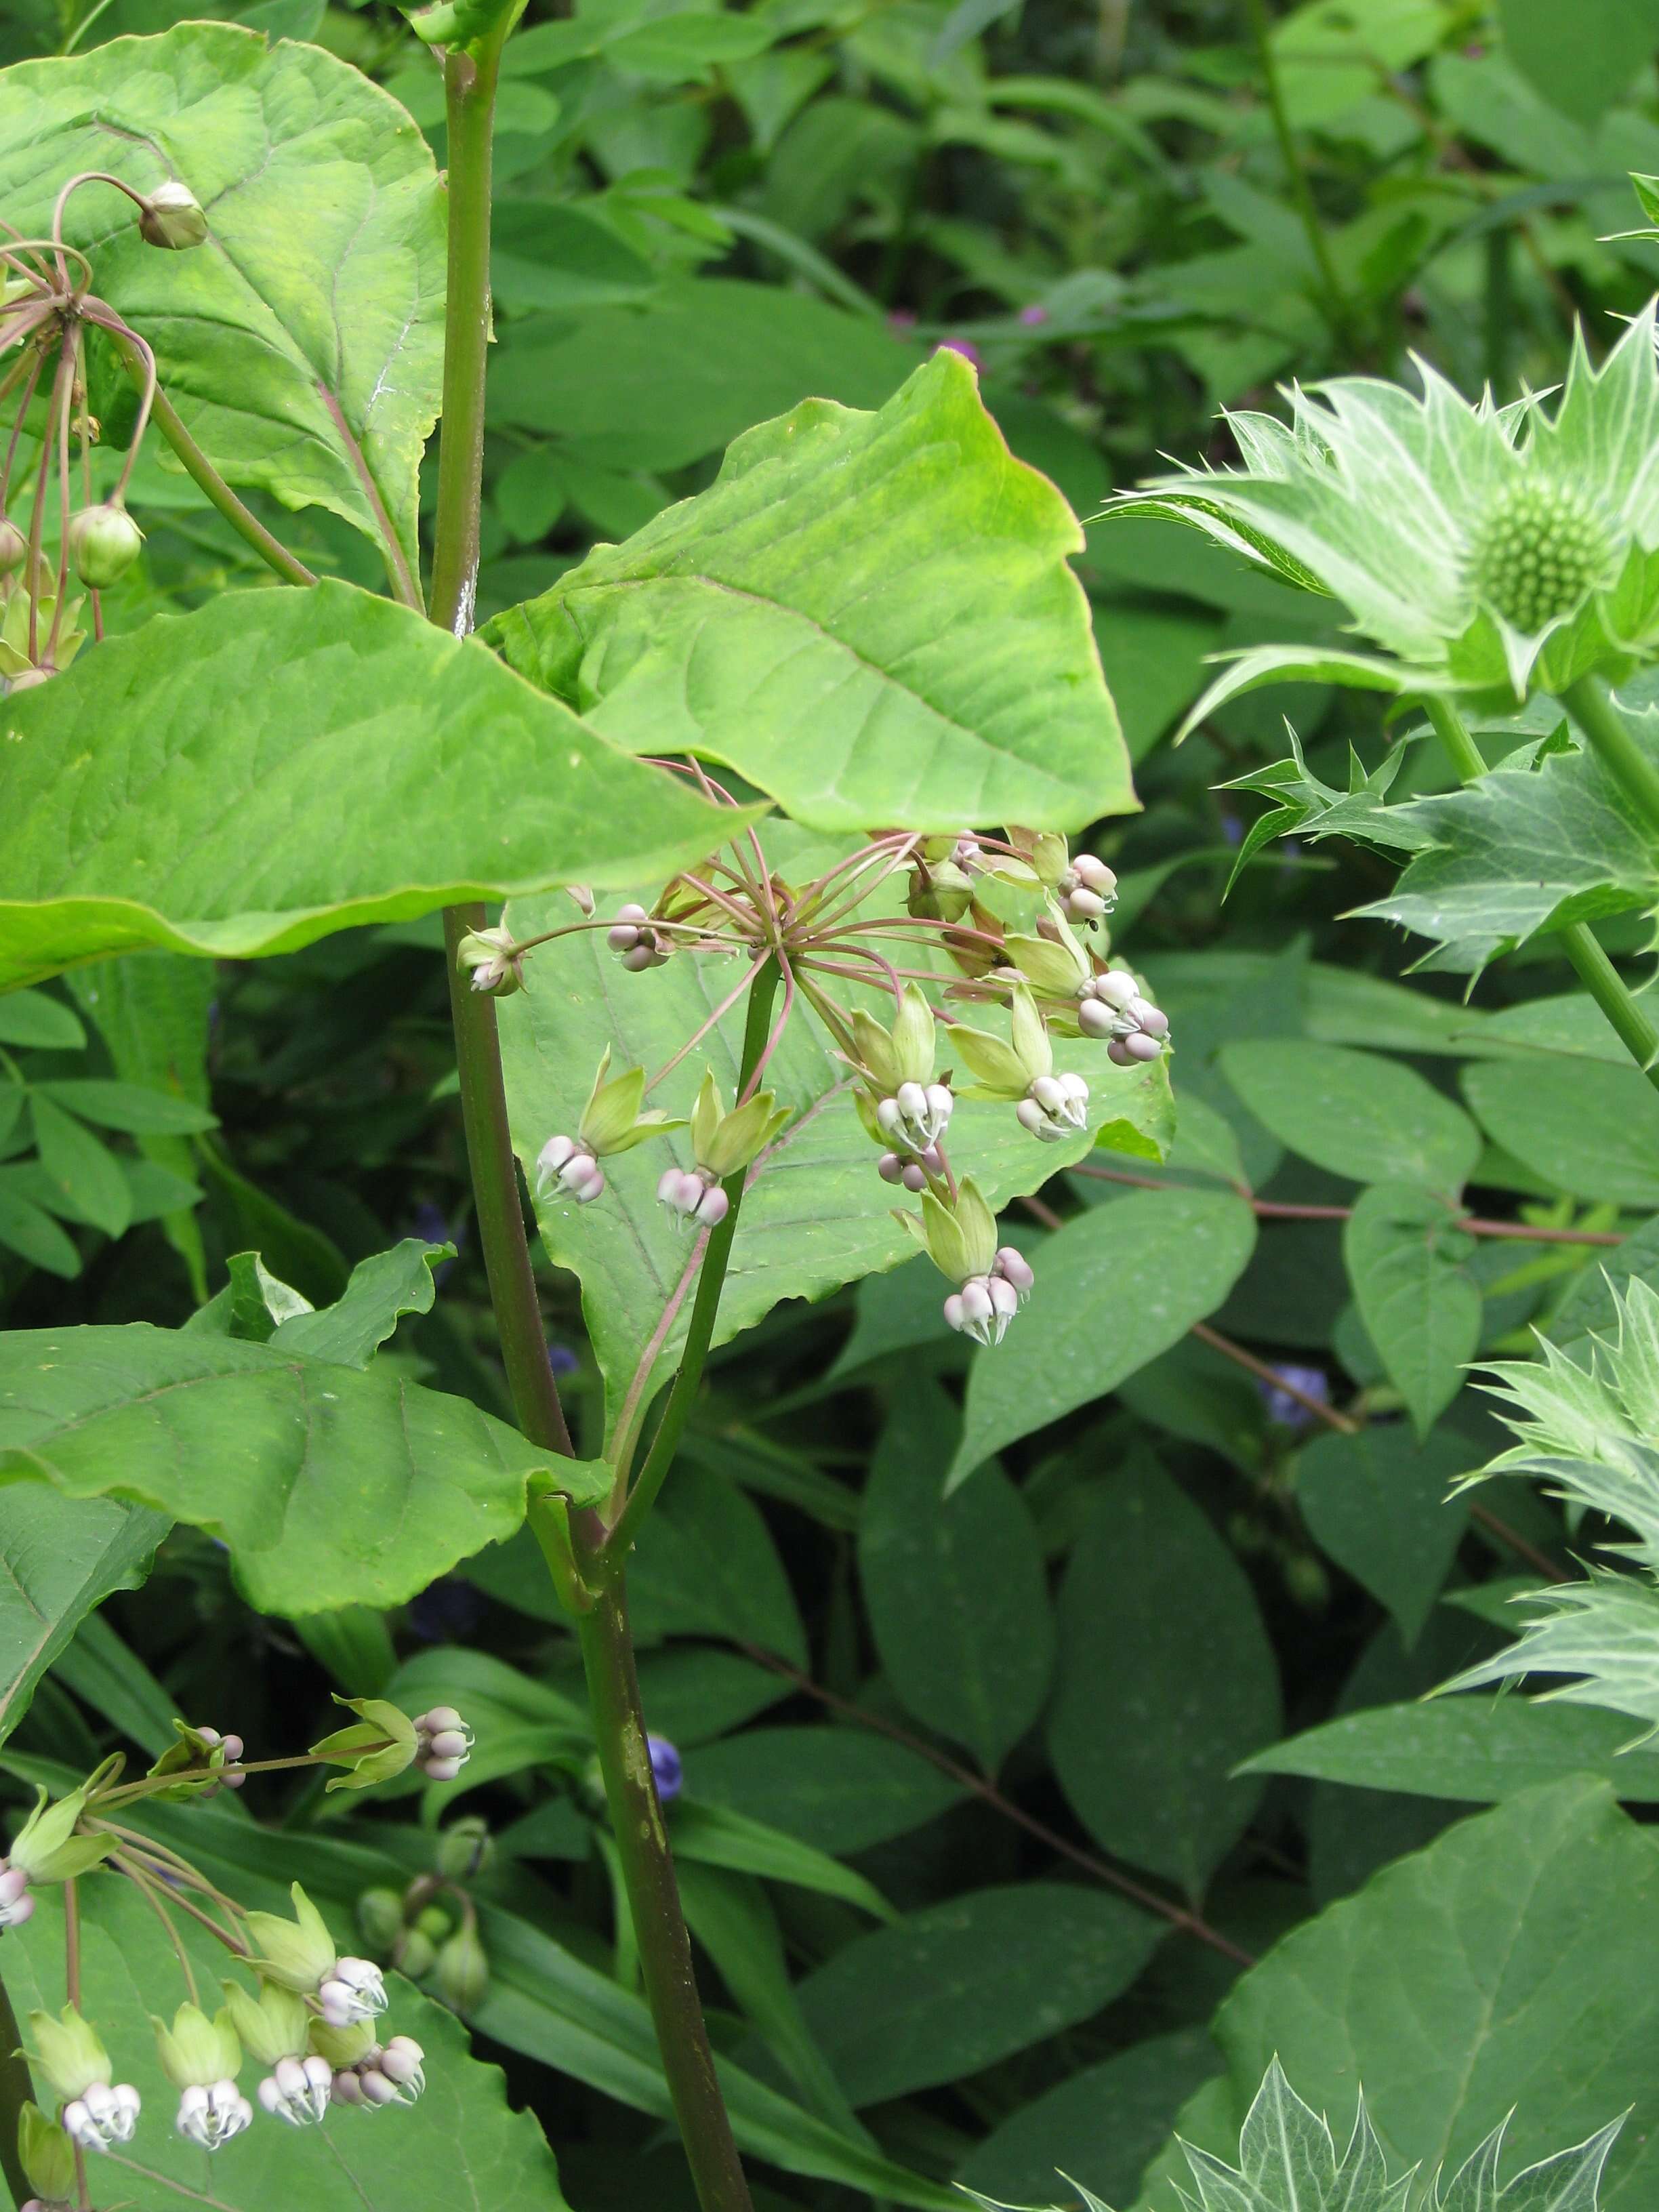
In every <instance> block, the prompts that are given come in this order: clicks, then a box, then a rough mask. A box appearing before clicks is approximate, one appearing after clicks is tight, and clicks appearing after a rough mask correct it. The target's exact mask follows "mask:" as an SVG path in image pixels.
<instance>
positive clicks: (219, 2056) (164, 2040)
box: [150, 2004, 242, 2089]
mask: <svg viewBox="0 0 1659 2212" xmlns="http://www.w3.org/2000/svg"><path fill="white" fill-rule="evenodd" d="M150 2026H151V2027H153V2028H154V2029H155V2048H156V2051H157V2052H158V2053H159V2055H160V2057H161V2070H162V2072H163V2073H164V2074H165V2075H167V2079H168V2081H171V2082H172V2084H173V2087H174V2088H175V2089H210V2088H211V2087H213V2084H214V2083H215V2082H216V2081H234V2080H235V2079H236V2076H237V2075H238V2074H239V2073H240V2071H241V2067H242V2046H241V2044H240V2041H239V2040H238V2039H237V2034H236V2029H235V2027H234V2023H233V2021H232V2018H231V2012H230V2007H229V2005H228V2004H226V2005H225V2006H223V2007H222V2008H221V2010H220V2011H218V2012H217V2013H216V2014H215V2015H214V2016H213V2018H212V2019H211V2020H210V2019H209V2018H208V2016H207V2015H206V2014H205V2013H204V2011H203V2010H202V2008H201V2007H200V2005H193V2004H181V2005H180V2006H179V2009H178V2011H177V2012H176V2013H174V2015H173V2026H172V2027H168V2026H167V2022H166V2021H161V2020H157V2019H156V2018H155V2015H153V2014H152V2015H151V2016H150Z"/></svg>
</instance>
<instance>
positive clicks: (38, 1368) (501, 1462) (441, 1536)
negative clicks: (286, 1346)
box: [0, 1322, 609, 1615]
mask: <svg viewBox="0 0 1659 2212" xmlns="http://www.w3.org/2000/svg"><path fill="white" fill-rule="evenodd" d="M539 1476H545V1477H546V1478H547V1479H548V1480H549V1481H550V1483H551V1485H552V1486H554V1487H556V1488H557V1489H559V1490H561V1491H564V1492H567V1493H568V1494H569V1495H572V1496H574V1497H577V1498H580V1500H581V1502H582V1503H584V1504H596V1503H597V1502H598V1501H599V1499H601V1498H604V1497H605V1495H606V1494H607V1492H608V1488H609V1474H608V1472H607V1471H606V1470H605V1469H604V1468H599V1467H596V1466H593V1465H591V1464H590V1463H588V1462H585V1461H576V1460H566V1459H558V1458H554V1457H550V1455H548V1454H547V1453H545V1452H538V1451H536V1450H534V1449H532V1446H531V1445H529V1444H528V1443H526V1442H525V1440H524V1438H523V1437H520V1435H519V1434H518V1432H517V1431H515V1430H513V1429H509V1428H508V1427H507V1425H506V1424H505V1423H504V1422H501V1421H496V1420H492V1419H490V1417H489V1414H488V1413H480V1412H479V1410H478V1408H477V1407H476V1406H474V1405H471V1404H470V1403H469V1402H468V1401H466V1400H465V1398H451V1397H448V1396H447V1395H444V1393H442V1392H441V1391H438V1390H426V1389H422V1388H421V1387H420V1386H419V1385H418V1384H416V1383H407V1382H404V1380H402V1379H401V1378H400V1377H399V1376H395V1375H391V1374H385V1373H377V1372H374V1371H372V1370H371V1371H370V1372H369V1373H368V1374H363V1373H360V1372H359V1371H358V1370H356V1368H352V1367H341V1366H336V1365H334V1364H332V1363H331V1362H329V1361H326V1360H321V1359H307V1358H301V1357H299V1356H297V1355H295V1354H294V1353H286V1354H285V1353H283V1352H279V1351H277V1350H276V1348H275V1347H274V1346H271V1345H268V1344H245V1343H240V1342H238V1341H237V1340H235V1339H234V1338H230V1337H218V1336H209V1335H204V1334H192V1333H190V1332H186V1331H180V1330H173V1329H165V1328H150V1327H149V1324H148V1323H147V1322H135V1323H133V1324H132V1325H131V1326H130V1327H127V1328H69V1329H61V1330H59V1329H20V1330H15V1331H12V1332H9V1333H8V1334H4V1335H0V1485H3V1484H6V1483H9V1482H14V1481H18V1480H23V1481H30V1480H34V1481H46V1482H50V1483H51V1484H52V1485H53V1486H54V1487H55V1488H56V1489H57V1490H58V1491H59V1492H63V1493H64V1495H65V1496H67V1497H70V1498H105V1497H113V1498H124V1499H128V1500H131V1501H133V1502H136V1503H137V1504H143V1505H149V1506H154V1507H155V1508H157V1509H158V1510H161V1511H162V1512H165V1513H167V1514H169V1515H171V1516H172V1517H173V1519H174V1520H178V1521H187V1522H191V1525H192V1526H194V1527H196V1528H205V1529H207V1530H209V1531H210V1534H214V1535H216V1536H220V1537H222V1538H223V1540H224V1541H225V1543H226V1544H227V1546H228V1547H229V1551H230V1556H231V1564H232V1566H233V1568H234V1572H235V1575H236V1577H237V1580H238V1582H239V1583H240V1586H241V1589H242V1591H243V1593H244V1595H246V1598H247V1601H248V1602H249V1604H250V1605H252V1606H255V1607H258V1609H259V1610H260V1611H261V1612H263V1613H283V1614H287V1615H293V1614H295V1613H321V1612H325V1611H327V1610H329V1609H330V1608H331V1607H335V1606H343V1605H377V1606H388V1605H399V1604H402V1603H403V1602H404V1601H405V1600H406V1599H408V1598H411V1597H413V1596H414V1595H416V1592H417V1591H419V1590H422V1589H425V1588H426V1586H427V1584H428V1583H430V1582H433V1581H435V1580H436V1578H437V1577H438V1576H440V1575H441V1574H446V1573H447V1571H449V1569H450V1568H451V1567H453V1565H455V1563H456V1561H457V1560H458V1559H465V1558H466V1557H467V1556H468V1555H469V1553H473V1552H476V1551H477V1550H478V1549H479V1548H480V1547H481V1546H483V1545H484V1544H488V1543H491V1542H493V1541H495V1540H496V1539H498V1538H500V1537H502V1536H506V1535H509V1534H511V1533H512V1531H513V1529H514V1528H516V1527H517V1526H518V1524H519V1522H520V1521H521V1520H522V1519H523V1517H524V1508H525V1491H526V1484H527V1483H528V1482H529V1481H530V1480H531V1479H532V1477H539ZM11 1496H12V1493H9V1492H8V1493H7V1497H8V1500H9V1499H10V1498H11ZM0 1510H4V1511H5V1512H7V1513H9V1512H10V1511H11V1510H12V1504H11V1503H10V1502H7V1503H6V1504H4V1505H3V1508H0Z"/></svg>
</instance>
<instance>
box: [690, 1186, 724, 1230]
mask: <svg viewBox="0 0 1659 2212" xmlns="http://www.w3.org/2000/svg"><path fill="white" fill-rule="evenodd" d="M731 1210H732V1201H731V1200H730V1199H729V1198H728V1197H727V1196H726V1193H725V1192H724V1191H723V1190H722V1189H721V1188H720V1185H719V1184H718V1183H711V1184H710V1185H709V1187H708V1188H707V1189H706V1190H705V1191H704V1192H703V1194H702V1197H701V1198H700V1199H699V1200H697V1206H696V1215H697V1219H698V1220H699V1221H701V1222H703V1223H704V1224H706V1225H707V1226H708V1228H710V1229H718V1228H719V1226H720V1223H721V1222H722V1221H724V1220H725V1218H726V1215H727V1214H728V1213H729V1212H731Z"/></svg>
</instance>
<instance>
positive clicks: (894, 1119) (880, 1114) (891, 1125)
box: [876, 1098, 904, 1137]
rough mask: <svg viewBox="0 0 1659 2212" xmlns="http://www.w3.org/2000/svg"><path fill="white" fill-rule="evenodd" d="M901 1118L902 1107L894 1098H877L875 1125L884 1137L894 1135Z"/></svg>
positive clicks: (897, 1130)
mask: <svg viewBox="0 0 1659 2212" xmlns="http://www.w3.org/2000/svg"><path fill="white" fill-rule="evenodd" d="M903 1119H904V1114H903V1109H902V1107H901V1106H900V1104H899V1103H898V1100H897V1099H896V1098H878V1100H877V1101H876V1127H878V1129H879V1130H880V1131H881V1133H882V1134H883V1136H884V1137H896V1135H897V1134H898V1132H899V1128H900V1125H901V1124H902V1121H903Z"/></svg>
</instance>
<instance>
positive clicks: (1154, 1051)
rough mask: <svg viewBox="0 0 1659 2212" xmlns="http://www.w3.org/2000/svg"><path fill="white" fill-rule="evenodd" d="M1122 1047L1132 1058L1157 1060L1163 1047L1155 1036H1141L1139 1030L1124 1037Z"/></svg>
mask: <svg viewBox="0 0 1659 2212" xmlns="http://www.w3.org/2000/svg"><path fill="white" fill-rule="evenodd" d="M1123 1049H1124V1051H1125V1052H1126V1053H1127V1054H1128V1055H1129V1058H1130V1060H1158V1059H1160V1058H1161V1057H1162V1056H1163V1052H1164V1047H1163V1046H1162V1045H1161V1044H1160V1043H1159V1042H1158V1039H1157V1038H1156V1037H1151V1036H1141V1035H1140V1033H1139V1030H1137V1031H1136V1033H1135V1035H1134V1036H1130V1037H1125V1038H1124V1040H1123Z"/></svg>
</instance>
